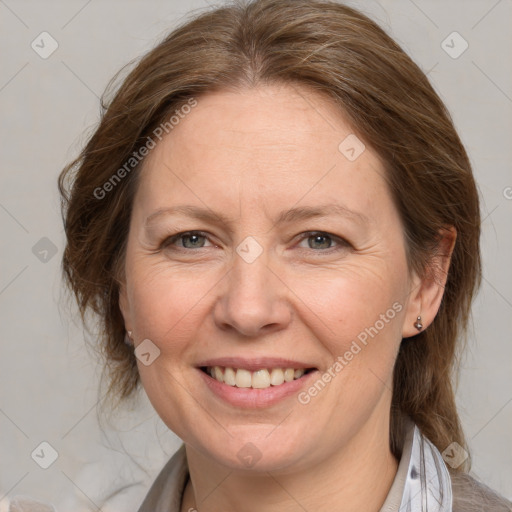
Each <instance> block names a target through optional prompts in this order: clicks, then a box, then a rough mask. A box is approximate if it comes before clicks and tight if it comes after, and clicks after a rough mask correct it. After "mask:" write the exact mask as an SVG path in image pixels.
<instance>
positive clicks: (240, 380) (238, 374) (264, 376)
mask: <svg viewBox="0 0 512 512" xmlns="http://www.w3.org/2000/svg"><path fill="white" fill-rule="evenodd" d="M201 370H202V371H203V372H205V373H206V374H208V375H209V376H210V377H212V378H213V379H215V380H216V381H217V382H220V383H222V384H226V385H227V386H232V387H237V388H253V389H266V388H269V387H271V386H280V385H282V384H284V383H285V382H292V381H293V380H297V379H300V378H301V377H302V376H304V375H305V374H307V373H309V372H311V371H313V370H314V368H297V369H296V368H271V369H270V368H269V369H267V368H261V369H258V370H255V371H250V370H247V369H244V368H231V367H229V366H228V367H224V366H205V367H202V368H201Z"/></svg>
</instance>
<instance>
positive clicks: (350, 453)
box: [181, 419, 398, 512]
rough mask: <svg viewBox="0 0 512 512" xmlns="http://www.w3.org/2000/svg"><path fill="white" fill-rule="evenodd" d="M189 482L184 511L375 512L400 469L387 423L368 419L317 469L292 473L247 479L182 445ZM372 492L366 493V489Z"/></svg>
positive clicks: (239, 473)
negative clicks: (347, 442)
mask: <svg viewBox="0 0 512 512" xmlns="http://www.w3.org/2000/svg"><path fill="white" fill-rule="evenodd" d="M186 452H187V461H188V465H189V471H190V480H189V482H188V484H187V487H186V489H185V494H184V497H183V503H182V508H181V510H182V511H189V510H190V509H193V510H199V511H200V512H211V511H214V510H223V511H226V512H234V511H239V510H244V512H257V511H261V510H265V511H266V512H274V511H275V512H277V511H279V512H292V511H297V510H300V509H303V510H315V511H316V512H324V511H325V512H327V511H332V510H340V504H343V506H342V510H343V511H344V512H356V511H357V512H359V511H361V510H365V511H368V512H378V511H379V510H380V508H381V506H382V504H383V503H384V501H385V499H386V496H387V495H388V492H389V489H390V487H391V484H392V482H393V479H394V477H395V475H396V472H397V469H398V462H397V460H396V459H395V457H394V456H393V454H392V453H391V451H390V449H389V421H385V422H383V421H379V422H375V421H373V420H372V419H370V420H369V421H368V422H367V424H365V425H364V426H363V428H362V429H360V430H359V431H358V433H357V435H356V436H354V437H353V438H352V439H351V440H350V443H349V444H348V445H347V446H344V447H343V448H341V449H339V450H337V451H333V453H332V454H330V455H329V456H328V457H327V458H324V459H322V461H321V462H320V463H319V464H316V465H313V466H311V467H308V468H307V469H305V470H301V471H297V472H293V471H292V470H290V469H288V470H287V471H286V472H283V471H280V472H277V471H276V472H263V473H255V474H248V473H247V472H246V471H237V470H232V469H229V468H226V467H224V466H221V465H219V464H217V463H216V462H215V461H212V460H211V459H207V458H205V457H204V456H203V455H202V454H200V453H199V452H197V451H195V450H194V449H192V448H191V447H190V446H189V445H187V446H186ZM369 488H370V489H371V492H368V489H369Z"/></svg>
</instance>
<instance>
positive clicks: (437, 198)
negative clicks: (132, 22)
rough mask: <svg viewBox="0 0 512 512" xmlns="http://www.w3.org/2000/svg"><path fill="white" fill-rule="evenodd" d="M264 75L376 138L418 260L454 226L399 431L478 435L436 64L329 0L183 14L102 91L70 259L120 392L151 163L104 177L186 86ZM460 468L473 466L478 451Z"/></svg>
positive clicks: (404, 360)
mask: <svg viewBox="0 0 512 512" xmlns="http://www.w3.org/2000/svg"><path fill="white" fill-rule="evenodd" d="M265 83H288V84H292V85H297V86H299V87H301V86H303V87H309V88H313V89H314V90H315V91H317V92H318V93H320V94H324V95H327V96H328V97H330V98H332V99H333V100H334V101H335V102H336V103H337V104H338V105H339V109H340V112H341V113H343V114H344V115H345V117H346V119H347V120H348V122H349V123H350V124H351V125H352V126H353V129H354V130H355V132H356V133H357V135H358V136H360V137H361V138H362V139H363V140H364V141H366V142H367V143H368V144H370V145H371V146H372V147H373V148H374V149H375V150H376V151H377V153H378V154H379V155H380V157H381V160H382V161H383V163H384V166H385V169H386V177H387V179H388V181H389V186H390V190H391V193H392V195H393V198H394V200H395V203H396V205H397V207H398V209H399V212H400V215H401V218H402V222H403V226H404V230H405V235H406V241H407V253H408V260H409V266H410V268H411V269H414V270H416V271H419V272H420V273H422V274H424V273H425V272H427V271H429V265H428V262H429V261H430V260H431V257H432V254H433V251H435V249H436V247H437V244H438V241H439V232H440V230H441V229H442V228H445V227H446V226H454V227H455V228H456V230H457V240H456V244H455V248H454V251H453V255H452V263H451V267H450V271H449V274H448V278H447V282H446V287H445V292H444V297H443V300H442V303H441V306H440V310H439V312H438V314H437V316H436V318H435V319H434V321H433V323H432V325H430V326H429V328H428V329H426V330H424V331H423V332H420V333H419V334H418V335H416V336H414V337H413V338H410V339H407V340H403V341H402V344H401V347H400V351H399V354H398V358H397V361H396V365H395V368H394V389H393V400H392V409H391V438H390V443H391V449H392V451H393V453H394V454H395V455H396V454H398V453H399V450H400V447H401V445H402V442H403V434H402V420H401V417H402V416H403V413H405V414H407V415H409V416H410V417H411V418H412V419H413V421H414V422H415V423H416V424H417V425H418V426H419V427H420V429H421V430H422V432H423V433H424V434H425V435H426V436H427V437H428V438H429V439H430V440H431V441H432V442H433V443H434V444H435V445H436V446H437V448H438V449H439V450H440V451H443V450H444V449H445V448H446V447H447V446H448V445H449V444H450V443H451V442H452V441H456V442H458V443H459V444H460V445H461V446H464V447H466V448H467V446H466V443H465V440H464V436H463V432H462V429H461V425H460V421H459V417H458V414H457V410H456V405H455V399H454V391H453V387H452V381H453V380H454V377H455V376H456V375H455V373H454V370H456V369H457V368H458V364H457V359H458V357H457V356H458V353H459V352H458V350H457V348H458V341H457V340H461V341H462V340H463V337H462V338H461V336H460V335H461V334H463V333H464V331H465V329H466V326H467V323H468V316H469V312H470V306H471V301H472V298H473V295H474V293H475V291H476V289H477V287H478V285H479V282H480V275H481V269H480V252H479V235H480V216H479V205H478V194H477V190H476V186H475V182H474V179H473V176H472V171H471V166H470V162H469V159H468V156H467V154H466V151H465V149H464V147H463V145H462V143H461V141H460V139H459V137H458V135H457V133H456V131H455V128H454V126H453V123H452V121H451V118H450V115H449V113H448V112H447V110H446V108H445V106H444V105H443V103H442V101H441V100H440V98H439V97H438V95H437V94H436V93H435V91H434V89H433V88H432V86H431V85H430V83H429V81H428V79H427V77H426V76H425V74H424V73H423V72H422V71H421V70H420V69H419V68H418V66H417V65H416V64H414V63H413V61H412V60H411V59H410V58H409V57H408V56H407V55H406V54H405V53H404V51H403V50H402V49H401V48H400V47H399V46H398V45H397V44H396V43H395V42H394V41H393V40H392V39H391V38H390V37H389V36H388V35H387V34H386V33H385V32H384V31H383V30H382V29H381V28H380V27H379V26H378V25H377V24H376V23H374V22H373V21H371V20H370V19H369V18H368V17H366V16H365V15H363V14H361V13H360V12H358V11H356V10H354V9H352V8H349V7H346V6H344V5H341V4H339V3H336V2H330V1H321V0H319V1H316V0H257V1H253V2H249V3H238V2H237V3H235V4H232V5H227V6H224V7H221V8H216V9H214V10H209V11H206V12H203V13H201V14H200V15H199V16H196V17H195V18H193V19H192V20H190V21H189V22H187V23H185V24H183V25H181V26H180V27H178V28H177V29H176V30H174V31H173V32H172V33H171V34H170V35H168V36H167V37H166V38H165V39H164V40H163V41H162V42H161V43H160V44H158V45H157V46H156V47H155V48H154V49H153V50H152V51H150V52H149V53H148V54H147V55H145V56H144V57H143V58H142V59H141V60H140V61H139V63H138V64H137V65H136V67H135V68H134V69H133V70H132V71H131V72H130V73H129V75H128V76H127V78H125V79H124V81H123V83H122V84H121V86H120V87H119V89H118V90H117V92H116V93H115V94H114V95H113V98H112V99H111V101H109V102H108V104H107V105H105V104H104V103H103V101H102V107H103V111H102V118H101V121H100V123H99V126H98V127H97V129H96V131H95V132H94V134H93V135H92V137H91V138H90V140H89V142H88V143H87V145H86V146H85V148H84V149H83V151H82V153H81V154H80V156H79V157H78V158H77V159H76V160H75V161H74V162H72V163H71V164H69V165H68V166H67V167H66V168H65V169H64V170H63V171H62V173H61V175H60V178H59V189H60V192H61V195H62V200H63V205H62V206H63V216H64V221H65V230H66V236H67V247H66V249H65V252H64V256H63V272H64V275H65V277H66V279H67V281H68V283H69V285H70V287H71V289H72V291H73V293H74V294H75V296H76V299H77V301H78V305H79V309H80V312H81V314H82V319H83V318H84V315H85V313H86V312H87V311H88V310H89V309H90V310H92V311H94V312H95V313H97V314H98V315H99V318H100V321H101V326H102V340H103V342H102V344H101V346H102V350H103V352H104V355H105V358H106V363H107V367H108V369H109V372H108V374H109V375H110V387H109V391H110V393H111V394H112V395H113V396H116V397H118V398H119V399H123V398H126V397H128V396H129V395H130V394H131V393H132V391H133V390H134V389H135V388H136V387H137V384H138V372H137V366H136V362H135V356H134V353H133V349H131V348H129V347H128V346H127V345H125V343H123V339H124V334H125V328H124V322H123V318H122V315H121V313H120V309H119V305H118V294H119V283H120V282H121V280H122V279H123V267H124V251H125V242H126V239H127V234H128V229H129V222H130V211H131V205H132V199H133V195H134V192H135V189H136V179H137V175H138V172H137V171H138V170H139V167H140V166H139V165H137V166H135V167H134V168H133V170H131V171H129V172H125V173H123V179H122V180H118V182H116V183H115V184H114V185H115V186H112V187H109V191H108V193H106V194H103V193H102V194H101V195H103V196H104V197H101V198H98V195H99V194H98V193H97V191H98V190H99V189H102V187H103V186H104V184H105V183H107V182H108V181H109V180H112V177H113V176H114V175H115V174H116V172H118V170H119V169H120V168H121V167H122V166H123V165H125V163H126V162H127V160H129V159H130V156H131V155H132V154H133V152H134V151H137V150H138V148H140V147H142V146H143V145H144V144H145V143H147V141H148V137H151V134H152V133H153V132H154V130H155V129H156V128H157V127H158V126H159V125H160V124H161V123H163V122H165V121H167V119H168V116H169V114H170V113H171V112H173V111H174V110H175V109H176V108H178V107H179V106H180V105H183V104H184V103H185V102H186V101H187V100H190V99H191V98H198V97H200V95H201V94H204V93H208V92H210V91H212V90H214V89H221V88H232V87H239V88H243V87H253V86H256V85H258V84H265ZM111 85H112V84H111ZM107 90H108V89H107ZM118 176H119V174H118ZM68 180H69V183H68ZM110 182H111V183H112V181H110ZM102 190H105V189H104V188H103V189H102ZM463 468H468V469H469V459H468V461H467V463H466V464H465V465H462V466H460V469H463Z"/></svg>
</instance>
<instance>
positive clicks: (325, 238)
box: [301, 231, 350, 251]
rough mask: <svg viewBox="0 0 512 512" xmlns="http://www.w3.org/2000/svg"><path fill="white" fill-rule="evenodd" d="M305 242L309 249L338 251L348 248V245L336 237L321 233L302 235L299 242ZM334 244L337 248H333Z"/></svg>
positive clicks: (312, 232)
mask: <svg viewBox="0 0 512 512" xmlns="http://www.w3.org/2000/svg"><path fill="white" fill-rule="evenodd" d="M305 240H307V242H308V247H309V249H323V250H324V251H325V250H327V251H328V250H329V249H333V250H339V249H344V248H347V247H349V246H350V244H349V243H348V242H347V241H346V240H343V238H340V237H338V236H336V235H331V234H329V233H325V232H323V231H309V232H306V233H303V237H302V240H301V242H303V241H305ZM333 242H335V243H336V244H337V245H338V246H339V247H333V246H332V244H333Z"/></svg>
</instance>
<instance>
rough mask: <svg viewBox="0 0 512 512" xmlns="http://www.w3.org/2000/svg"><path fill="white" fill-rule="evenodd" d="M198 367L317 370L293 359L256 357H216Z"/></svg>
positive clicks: (254, 369)
mask: <svg viewBox="0 0 512 512" xmlns="http://www.w3.org/2000/svg"><path fill="white" fill-rule="evenodd" d="M197 366H198V367H204V366H223V367H230V368H243V369H245V370H249V371H256V370H262V369H264V368H267V369H272V368H294V369H296V370H297V369H300V368H304V369H307V368H315V367H314V365H312V364H309V363H303V362H300V361H294V360H292V359H283V358H280V357H255V358H251V359H247V358H245V357H216V358H213V359H205V360H204V361H201V362H200V363H199V364H198V365H197Z"/></svg>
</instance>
